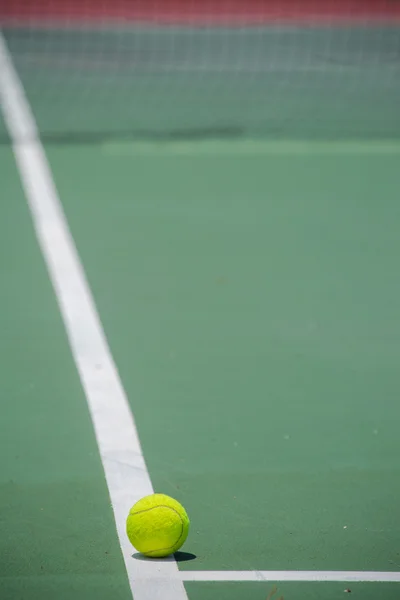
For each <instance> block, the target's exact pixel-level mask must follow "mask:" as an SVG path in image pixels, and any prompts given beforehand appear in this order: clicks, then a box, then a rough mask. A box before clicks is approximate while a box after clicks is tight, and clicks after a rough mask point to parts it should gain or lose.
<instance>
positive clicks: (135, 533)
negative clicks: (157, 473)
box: [126, 494, 190, 558]
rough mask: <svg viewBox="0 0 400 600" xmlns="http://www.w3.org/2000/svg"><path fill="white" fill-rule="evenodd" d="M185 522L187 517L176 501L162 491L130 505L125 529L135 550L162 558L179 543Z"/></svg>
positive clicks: (181, 543) (185, 527) (187, 524)
mask: <svg viewBox="0 0 400 600" xmlns="http://www.w3.org/2000/svg"><path fill="white" fill-rule="evenodd" d="M189 524H190V521H189V517H188V516H187V514H186V511H185V509H184V508H183V506H182V505H181V504H179V502H177V501H176V500H174V499H173V498H170V497H169V496H166V495H165V494H151V495H150V496H145V497H144V498H142V499H141V500H139V502H136V504H134V506H132V508H131V510H130V511H129V515H128V518H127V520H126V532H127V534H128V538H129V540H130V542H131V544H132V546H133V547H134V548H136V550H138V552H141V553H142V554H144V555H145V556H151V557H152V558H162V557H163V556H168V555H169V554H173V553H174V552H176V551H177V550H179V548H180V547H181V546H182V545H183V543H184V541H185V540H186V538H187V536H188V533H189Z"/></svg>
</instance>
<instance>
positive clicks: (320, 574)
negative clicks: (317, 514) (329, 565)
mask: <svg viewBox="0 0 400 600" xmlns="http://www.w3.org/2000/svg"><path fill="white" fill-rule="evenodd" d="M181 577H182V580H183V581H215V582H218V581H237V582H239V581H339V582H340V581H343V582H349V581H350V582H351V581H352V582H356V581H359V582H362V581H364V582H378V583H379V582H387V583H389V582H392V583H396V582H400V573H397V572H390V571H384V572H380V571H181Z"/></svg>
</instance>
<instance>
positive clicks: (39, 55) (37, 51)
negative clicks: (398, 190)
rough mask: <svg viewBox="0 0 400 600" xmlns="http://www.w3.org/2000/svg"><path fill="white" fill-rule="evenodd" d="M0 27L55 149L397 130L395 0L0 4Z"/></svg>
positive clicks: (399, 48) (26, 0)
mask: <svg viewBox="0 0 400 600" xmlns="http://www.w3.org/2000/svg"><path fill="white" fill-rule="evenodd" d="M0 20H1V22H2V27H3V30H4V33H5V36H6V40H7V43H8V46H9V48H10V50H11V52H12V56H13V59H14V62H15V65H16V67H17V69H18V72H19V74H20V76H21V78H22V80H23V83H24V86H25V90H26V92H27V95H28V98H29V100H30V102H31V104H32V106H33V108H34V112H35V116H36V119H37V121H38V124H39V127H40V131H41V134H42V136H43V137H45V138H48V139H52V140H54V141H57V140H61V141H68V140H74V141H78V140H85V139H91V140H93V139H96V138H110V137H125V136H126V137H133V138H135V137H136V138H156V139H157V138H165V137H168V138H179V137H182V138H196V137H200V138H201V137H210V136H211V137H221V136H223V137H235V138H236V137H242V136H251V137H256V136H257V137H260V136H261V137H265V136H270V137H274V138H277V137H279V138H289V137H290V138H321V139H332V138H341V139H346V138H347V139H348V138H397V137H398V136H399V134H400V110H399V107H400V36H399V27H398V25H399V22H400V2H399V1H398V0H325V1H318V0H186V1H185V0H148V1H144V0H137V1H135V0H114V1H112V0H82V1H79V0H13V1H11V2H10V1H7V0H1V1H0ZM0 133H1V135H2V136H3V137H4V136H5V131H4V129H2V130H1V132H0Z"/></svg>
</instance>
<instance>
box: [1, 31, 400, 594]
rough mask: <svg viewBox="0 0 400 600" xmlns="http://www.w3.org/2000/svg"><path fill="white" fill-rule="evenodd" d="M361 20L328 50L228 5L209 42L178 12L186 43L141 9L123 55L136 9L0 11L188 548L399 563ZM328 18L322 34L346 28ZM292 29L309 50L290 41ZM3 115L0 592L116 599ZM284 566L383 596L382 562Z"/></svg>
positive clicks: (73, 385) (236, 567)
mask: <svg viewBox="0 0 400 600" xmlns="http://www.w3.org/2000/svg"><path fill="white" fill-rule="evenodd" d="M371 32H372V33H371ZM371 32H368V31H366V30H363V31H361V32H359V33H358V32H356V33H355V35H354V37H353V36H351V40H352V41H353V43H355V44H359V46H358V47H359V48H362V49H365V48H367V46H368V47H369V48H375V54H374V53H373V51H372V50H371V55H370V56H369V58H368V57H366V55H365V52H364V50H363V52H360V56H361V55H362V59H363V62H362V61H361V58H360V61H359V63H358V64H351V65H350V66H349V65H347V66H345V65H344V64H343V63H340V66H339V67H334V66H332V67H329V68H328V67H327V58H326V56H325V57H324V58H323V59H322V58H318V56H319V50H321V51H322V50H323V49H324V48H325V49H326V44H325V42H324V39H325V38H324V36H323V32H322V30H319V29H315V30H312V31H310V30H308V29H307V30H306V29H305V30H304V31H301V29H296V30H295V31H289V32H288V31H280V33H279V36H278V39H277V38H276V37H275V38H273V37H272V36H273V35H275V36H277V33H276V31H275V33H274V32H273V33H272V34H271V35H270V34H265V35H263V34H262V32H258V33H254V32H253V33H252V35H251V36H250V34H248V33H247V32H246V31H240V34H237V35H238V44H235V48H236V50H237V55H233V54H232V53H231V52H227V53H226V56H224V57H221V54H218V52H220V51H221V49H225V50H226V48H227V46H226V45H224V43H223V39H225V38H223V37H222V34H221V37H220V38H219V41H218V36H216V35H215V33H214V34H212V35H211V34H210V32H205V33H204V32H203V33H201V32H197V33H196V32H194V31H191V32H190V36H189V38H190V48H189V46H188V45H187V41H185V39H186V38H185V33H184V31H181V30H179V31H177V32H176V33H175V34H174V35H175V37H174V38H172V37H171V34H168V33H167V34H163V33H161V32H160V31H159V30H157V29H154V30H151V31H146V32H144V33H142V34H140V35H139V37H138V38H137V37H135V36H134V37H135V40H136V41H135V43H136V44H137V48H139V49H141V50H142V54H141V53H140V52H139V53H137V52H136V53H135V56H136V58H135V60H136V62H135V63H134V64H132V63H131V62H130V60H127V62H126V64H124V62H123V61H122V60H120V56H121V53H123V49H124V48H125V49H126V48H128V50H127V51H126V52H125V54H127V55H128V58H129V57H130V58H132V56H133V52H131V50H132V46H131V44H132V43H133V41H132V40H133V37H132V34H129V33H122V32H117V33H116V32H114V33H112V32H111V33H110V32H108V33H102V34H96V35H95V34H93V33H92V34H90V35H89V34H88V36H89V37H84V34H83V33H82V31H80V32H79V33H76V32H75V33H74V32H73V31H71V32H68V34H63V35H65V36H66V37H63V36H62V35H59V34H58V33H56V32H54V31H51V30H47V32H46V33H45V34H43V33H40V32H37V31H34V32H32V31H31V32H30V37H29V36H28V39H27V37H26V35H24V34H23V31H22V30H18V31H16V30H14V29H13V30H11V29H8V30H6V31H5V37H6V40H7V42H8V44H9V48H10V50H11V54H12V56H13V58H14V62H15V66H16V68H17V70H18V73H19V75H20V77H21V79H22V82H23V84H24V87H25V89H26V91H27V95H28V99H29V101H30V103H31V105H32V107H33V110H34V114H35V117H36V119H37V122H38V124H39V128H40V130H41V132H43V134H44V135H43V139H44V147H45V150H46V153H47V156H48V159H49V163H50V166H51V169H52V173H53V176H54V180H55V183H56V186H57V189H58V192H59V195H60V199H61V201H62V203H63V207H64V210H65V213H66V217H67V220H68V223H69V226H70V228H71V231H72V234H73V236H74V239H75V242H76V245H77V249H78V252H79V255H80V258H81V261H82V264H83V265H84V268H85V271H86V275H87V278H88V281H89V284H90V286H91V289H92V292H93V295H94V298H95V301H96V304H97V307H98V310H99V313H100V317H101V320H102V324H103V327H104V330H105V332H106V335H107V337H108V340H109V343H110V347H111V350H112V353H113V355H114V358H115V361H116V364H117V365H118V369H119V371H120V375H121V379H122V382H123V384H124V387H125V389H126V391H127V395H128V398H129V402H130V406H131V408H132V411H133V413H134V415H135V420H136V423H137V426H138V429H139V433H140V439H141V442H142V445H143V451H144V456H145V458H146V462H147V466H148V469H149V472H150V475H151V479H152V482H153V485H154V487H155V489H156V490H158V491H163V492H165V493H167V494H170V495H172V496H175V497H177V498H178V499H179V500H180V501H182V503H183V504H184V505H185V507H186V508H187V510H188V513H189V514H190V516H191V519H192V523H193V527H192V531H191V534H190V537H189V539H188V542H187V543H186V545H185V547H184V550H185V552H186V553H187V554H185V555H181V556H180V557H178V560H179V562H178V564H179V569H180V570H182V571H184V572H187V571H190V572H192V571H204V570H210V571H225V570H229V571H256V570H260V571H267V570H282V571H287V570H307V571H308V570H310V571H311V570H312V571H331V570H338V571H349V570H350V571H384V572H390V571H393V572H398V571H400V550H399V539H400V530H399V519H398V505H399V495H400V484H399V461H398V457H399V452H400V442H399V436H398V418H399V404H398V397H399V382H398V363H399V355H400V325H399V323H400V320H399V308H398V307H399V306H400V284H399V280H398V277H397V271H398V256H399V253H400V237H399V235H398V224H399V217H400V209H399V204H398V189H399V185H400V169H399V160H400V151H399V145H398V135H399V133H400V123H399V120H398V118H397V106H398V105H399V103H398V100H399V93H400V86H399V83H398V82H399V78H398V77H397V75H398V69H399V68H398V63H397V62H396V61H394V60H393V56H392V54H393V52H394V48H395V47H396V43H397V42H398V39H399V32H398V30H397V29H395V28H389V29H381V28H379V27H377V28H375V29H373V30H372V29H371ZM85 35H86V34H85ZM116 35H117V38H113V37H112V36H116ZM168 35H169V36H170V37H168ZM235 35H236V34H235V33H234V32H232V33H230V34H229V35H227V37H226V39H227V40H228V42H227V43H228V48H229V43H230V41H231V40H232V39H233V37H234V36H235ZM329 35H330V36H331V37H330V38H329V39H330V40H331V41H332V40H333V46H332V47H331V48H330V50H331V52H332V55H335V54H336V55H337V53H338V52H339V50H340V48H343V47H344V42H343V39H344V38H343V37H342V38H341V37H340V36H345V35H348V31H347V33H346V31H345V30H343V29H340V28H338V29H337V30H330V34H329ZM74 36H78V38H79V40H80V41H81V42H82V40H84V39H86V46H85V49H84V50H82V46H80V51H79V52H77V57H76V60H77V61H78V64H79V68H76V64H77V63H76V62H74V60H75V58H74V52H73V48H75V47H76V48H78V47H79V46H78V44H76V43H75V41H74ZM102 36H105V37H102ZM368 36H369V37H368ZM154 38H156V40H157V44H155V43H154ZM116 39H118V44H117V43H116ZM172 39H173V40H174V41H175V43H176V45H175V46H174V51H173V52H172V50H171V51H170V52H171V53H170V54H168V48H171V46H170V42H171V40H172ZM301 39H303V40H305V41H304V44H303V46H302V42H301ZM210 40H211V43H209V42H210ZM290 40H292V42H293V46H292V48H294V49H295V50H296V49H297V50H299V49H300V51H301V49H303V50H304V54H303V56H301V55H300V56H299V54H298V51H297V50H296V51H295V50H293V51H291V54H288V55H287V56H286V57H285V56H282V52H281V50H280V48H286V49H288V48H291V46H290ZM340 40H341V41H340ZM374 40H375V41H374ZM382 40H384V42H382ZM335 43H337V48H336V49H335V47H334V46H335ZM46 44H47V45H46ZM119 44H120V45H119ZM196 44H198V46H197V45H196ZM213 44H215V46H214V45H213ZM218 44H219V45H220V46H219V50H218ZM252 44H255V45H254V46H252ZM260 44H261V45H260ZM314 44H315V45H314ZM318 44H319V45H318ZM374 44H375V46H374ZM96 45H97V47H98V48H101V59H102V60H103V61H104V58H105V57H106V56H107V55H109V59H110V65H108V64H104V62H97V63H96V60H97V61H98V60H99V52H98V53H97V55H94V54H95V53H94V54H93V48H96ZM49 47H51V48H52V49H53V52H52V54H51V55H49V54H48V51H47V54H46V48H47V49H48V48H49ZM27 48H28V49H29V52H31V50H32V49H34V50H35V52H33V53H31V55H30V56H28V52H27ZM107 48H110V52H107ZM252 48H253V50H252ZM310 48H313V53H312V55H310V56H311V58H309V55H308V54H306V53H307V52H308V51H309V50H310ZM66 49H67V50H68V52H66ZM155 49H157V53H158V54H154V51H155ZM190 49H191V50H192V54H190V51H189V52H188V50H190ZM269 49H274V50H275V58H274V66H275V70H273V69H271V68H265V62H266V59H265V56H268V55H269ZM318 49H319V50H318ZM206 50H207V51H208V52H209V54H208V55H205V54H204V52H205V51H206ZM58 51H59V55H58ZM264 51H265V53H266V54H265V55H264V54H263V52H264ZM152 52H153V54H152ZM252 52H253V54H252ZM63 53H64V54H63ZM91 53H92V55H91ZM113 53H114V54H113ZM391 53H392V54H391ZM63 55H64V62H65V64H64V67H63V68H65V71H61V65H62V58H63ZM378 55H379V60H378V59H377V56H378ZM65 56H67V58H65ZM353 56H354V55H353ZM143 57H147V62H146V61H144V58H143ZM155 57H157V58H155ZM199 57H200V58H201V57H203V58H204V61H203V63H196V61H198V60H199ZM217 57H219V58H218V60H219V62H218V60H217ZM257 57H258V59H259V60H260V65H257V63H256V59H257ZM306 57H307V60H306ZM390 57H391V58H390ZM183 59H184V60H183ZM239 59H240V60H241V61H242V62H241V63H240V62H238V61H239ZM163 60H165V62H163ZM46 61H47V62H46ZM137 61H139V62H137ZM182 61H183V62H182ZM185 61H186V63H185ZM224 61H225V62H224ZM307 61H308V62H307ZM318 61H322V62H318ZM155 64H157V65H158V66H159V69H160V72H161V77H163V79H160V72H159V73H158V75H157V74H156V72H155V70H154V65H155ZM182 64H183V67H182ZM213 64H217V65H218V68H219V71H221V70H222V71H223V76H220V75H219V74H218V73H213V72H212V69H211V67H212V65H213ZM238 64H240V65H241V67H240V68H237V65H238ZM74 65H75V66H74ZM115 65H118V67H116V66H115ZM185 65H186V66H185ZM202 65H203V66H202ZM204 65H206V67H207V68H205V69H204V68H203V67H204ZM222 65H225V67H224V69H222ZM235 65H236V66H235ZM246 65H250V66H251V68H250V66H249V68H247V67H246ZM299 65H300V66H301V65H305V66H306V67H307V69H305V70H306V72H305V73H304V74H302V73H301V72H300V70H299V69H298V68H297V67H299ZM230 67H232V68H231V71H230ZM314 67H315V68H314ZM285 68H286V70H287V74H286V76H285ZM86 69H87V71H86ZM252 69H253V70H252ZM327 69H328V70H327ZM216 71H218V69H216ZM57 74H58V75H57ZM167 74H168V77H167ZM352 75H353V79H352V77H351V76H352ZM354 76H355V79H354ZM104 77H105V79H104ZM57 78H58V79H57ZM105 81H107V85H105V83H104V82H105ZM352 81H356V82H357V85H355V84H354V86H353V84H352ZM244 82H247V83H248V85H244ZM110 83H112V85H115V86H116V87H115V90H116V91H115V93H112V85H110ZM119 84H121V85H120V86H119ZM179 85H182V88H181V90H180V88H179ZM329 86H331V87H329ZM269 88H271V89H272V92H271V99H269V95H268V94H267V91H266V90H268V89H269ZM136 92H137V93H136ZM284 92H288V93H287V94H286V93H284ZM289 92H290V93H289ZM335 92H336V95H335ZM296 93H297V94H298V95H297V96H296V95H295V94H296ZM202 94H203V96H202ZM266 96H268V99H267V100H266ZM96 97H97V98H99V99H101V102H100V101H99V102H98V103H97V104H96V103H95V102H94V98H96ZM107 98H108V99H109V105H108V106H107V102H106V100H107ZM127 98H131V99H132V102H131V103H130V104H129V105H128V104H127ZM178 98H179V99H180V104H179V103H178V102H177V99H178ZM230 98H232V101H231V102H228V99H230ZM74 99H75V100H76V102H73V101H74ZM284 101H286V104H285V103H284ZM196 102H197V103H198V104H196ZM206 102H208V104H206ZM265 102H267V104H265ZM91 103H92V109H91V108H90V105H91ZM377 106H379V109H377ZM227 107H228V108H227ZM243 107H247V109H246V110H243ZM318 107H319V111H320V112H319V116H320V119H319V120H318V119H317V120H316V119H315V117H316V116H318V115H316V114H315V110H316V108H318ZM357 107H358V108H357ZM110 108H111V110H109V109H110ZM335 110H336V113H335ZM347 110H348V112H347ZM277 111H278V112H277ZM279 111H281V112H279ZM113 115H114V116H113ZM157 115H158V118H159V121H157ZM133 116H134V117H135V118H132V117H133ZM277 123H278V124H279V126H280V127H281V129H280V131H276V132H275V133H274V129H273V127H274V124H275V125H276V124H277ZM128 124H129V127H128ZM347 125H348V127H347ZM222 126H223V127H225V126H226V130H221V129H220V130H219V131H220V133H219V134H217V133H216V131H217V129H218V128H221V127H222ZM346 127H347V128H346ZM0 128H2V129H1V131H2V132H3V133H4V135H3V137H2V140H3V145H2V147H1V148H0V165H1V174H2V175H1V181H0V191H1V198H2V202H1V203H0V276H1V296H0V300H1V302H0V307H1V310H0V330H1V332H2V335H1V337H0V356H1V358H2V366H3V369H2V386H1V390H2V391H1V395H2V399H3V402H2V409H1V420H0V449H1V450H2V453H1V454H2V463H1V464H2V467H1V469H0V472H1V476H0V477H1V482H0V483H1V485H0V507H1V511H0V514H1V516H0V519H1V522H2V532H3V533H2V536H1V541H0V549H1V550H0V554H1V557H2V558H1V562H0V575H1V579H0V596H1V598H2V599H3V598H4V600H15V599H17V598H18V599H19V598H21V599H24V600H36V599H38V598H40V599H41V600H45V599H47V598H49V599H50V598H54V597H57V598H60V599H64V598H65V599H69V598H72V597H74V598H79V599H80V598H82V599H83V598H89V599H90V598H96V599H99V598H100V599H103V598H104V600H106V599H107V598H113V599H117V598H118V599H121V600H122V599H128V598H129V597H131V596H130V591H129V586H128V582H127V579H126V573H125V567H124V563H123V560H122V556H121V553H120V549H119V543H118V538H117V535H116V532H115V524H114V520H113V514H112V510H111V505H110V500H109V496H108V492H107V487H106V483H105V481H104V474H103V470H102V465H101V461H100V458H99V454H98V450H97V446H96V441H95V437H94V433H93V428H92V424H91V420H90V416H89V412H88V409H87V404H86V401H85V397H84V394H83V391H82V387H81V384H80V381H79V377H78V374H77V372H76V368H75V366H74V363H73V360H72V356H71V352H70V349H69V347H68V342H67V338H66V335H65V331H64V328H63V323H62V319H61V316H60V313H59V309H58V306H57V303H56V299H55V295H54V292H53V290H52V288H51V285H50V282H49V278H48V274H47V272H46V269H45V266H44V262H43V258H42V256H41V253H40V250H39V247H38V244H37V241H36V239H35V234H34V231H33V228H32V223H31V219H30V216H29V211H28V208H27V205H26V200H25V197H24V193H23V191H22V188H21V184H20V180H19V174H18V171H17V169H16V166H15V162H14V159H13V156H12V151H11V148H10V146H9V145H8V144H7V141H6V136H5V128H4V127H3V125H1V124H0ZM177 128H179V129H180V131H178V133H177V131H176V129H177ZM213 128H214V129H213ZM215 128H217V129H215ZM135 132H136V133H135ZM185 132H186V134H185ZM207 132H209V133H210V134H211V136H212V137H214V138H218V137H220V138H221V137H222V138H223V139H225V142H223V143H221V142H216V141H213V140H208V139H207V137H208V133H207ZM335 133H336V134H337V135H336V134H335ZM121 134H127V135H126V136H125V135H121ZM271 134H273V135H272V136H271ZM196 136H199V137H200V138H201V140H200V141H199V140H198V139H197V137H196ZM125 137H127V138H128V139H125ZM165 137H167V141H165ZM182 137H183V138H184V139H182ZM255 137H257V138H258V142H256V141H254V138H255ZM177 138H179V139H177ZM205 138H206V139H205ZM227 138H229V139H228V143H226V139H227ZM279 138H284V139H286V140H289V142H286V145H283V146H282V145H281V144H280V143H279ZM354 139H356V140H357V143H356V144H355V143H354ZM229 140H230V141H229ZM290 140H295V142H296V143H298V142H300V146H299V145H296V143H292V142H290ZM310 140H311V141H310ZM352 140H353V142H352ZM83 142H85V143H83ZM228 148H229V149H228ZM185 587H186V590H187V594H188V597H189V600H214V599H217V598H218V599H219V600H221V599H222V600H239V599H240V600H242V599H246V600H265V599H266V597H267V595H268V593H269V592H270V590H271V588H272V583H268V582H265V583H239V582H231V583H215V582H208V583H199V582H187V583H186V584H185ZM278 587H279V592H278V594H277V596H276V597H275V596H274V599H275V598H277V597H278V595H279V594H282V595H283V596H284V599H285V600H314V599H315V600H317V599H318V600H336V599H339V598H343V597H345V598H346V597H347V596H344V593H345V589H351V594H352V596H351V597H352V598H353V597H354V598H359V599H362V600H373V599H374V600H376V599H377V598H380V599H382V600H398V598H399V597H400V588H399V584H395V583H384V584H380V583H351V584H349V583H341V582H338V583H323V582H317V583H310V582H304V583H295V582H284V583H278ZM138 600H140V598H138Z"/></svg>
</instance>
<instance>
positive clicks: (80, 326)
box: [0, 32, 187, 600]
mask: <svg viewBox="0 0 400 600" xmlns="http://www.w3.org/2000/svg"><path fill="white" fill-rule="evenodd" d="M0 105H1V108H2V112H3V115H4V120H5V123H6V126H7V128H8V131H9V134H10V136H11V140H12V145H13V151H14V155H15V160H16V162H17V165H18V169H19V172H20V176H21V180H22V184H23V187H24V190H25V194H26V198H27V201H28V204H29V208H30V210H31V214H32V219H33V223H34V227H35V231H36V235H37V239H38V242H39V244H40V247H41V250H42V253H43V256H44V259H45V261H46V264H47V268H48V271H49V275H50V279H51V281H52V284H53V286H54V290H55V293H56V296H57V300H58V303H59V307H60V311H61V314H62V317H63V320H64V325H65V329H66V332H67V335H68V339H69V343H70V346H71V350H72V354H73V356H74V359H75V363H76V366H77V369H78V371H79V375H80V378H81V381H82V385H83V388H84V390H85V393H86V398H87V402H88V405H89V410H90V413H91V417H92V421H93V426H94V429H95V433H96V438H97V443H98V446H99V451H100V455H101V460H102V463H103V467H104V471H105V476H106V480H107V484H108V489H109V492H110V496H111V502H112V506H113V510H114V516H115V522H116V526H117V531H118V536H119V541H120V544H121V549H122V552H123V556H124V560H125V565H126V569H127V573H128V578H129V582H130V586H131V590H132V593H133V595H134V598H135V600H158V599H159V600H184V599H186V598H187V595H186V592H185V589H184V586H183V583H182V581H181V579H180V576H179V571H178V567H177V564H176V562H175V561H174V560H170V561H163V562H157V563H156V562H151V561H142V560H136V559H133V558H132V557H131V554H132V551H133V549H132V546H131V545H130V543H129V541H128V540H127V537H126V533H125V519H126V515H127V514H128V510H129V508H130V506H131V505H132V504H133V503H134V502H136V500H138V499H139V498H141V497H142V496H144V495H146V494H150V493H152V491H153V488H152V485H151V481H150V477H149V473H148V471H147V468H146V465H145V461H144V458H143V453H142V449H141V446H140V441H139V438H138V434H137V431H136V426H135V422H134V420H133V417H132V414H131V411H130V409H129V405H128V402H127V399H126V395H125V391H124V389H123V387H122V384H121V381H120V378H119V375H118V372H117V369H116V366H115V364H114V361H113V358H112V356H111V352H110V349H109V347H108V344H107V341H106V338H105V335H104V332H103V329H102V326H101V323H100V319H99V315H98V313H97V310H96V307H95V304H94V301H93V297H92V295H91V292H90V289H89V286H88V283H87V281H86V277H85V274H84V271H83V268H82V265H81V263H80V260H79V256H78V254H77V251H76V248H75V244H74V241H73V239H72V236H71V233H70V231H69V229H68V224H67V222H66V219H65V216H64V213H63V209H62V206H61V203H60V200H59V197H58V194H57V190H56V187H55V184H54V181H53V178H52V175H51V171H50V167H49V165H48V162H47V158H46V155H45V152H44V149H43V147H42V145H41V143H40V140H39V136H38V132H37V128H36V123H35V120H34V117H33V114H32V111H31V109H30V106H29V104H28V101H27V99H26V97H25V93H24V90H23V87H22V84H21V82H20V80H19V77H18V75H17V73H16V71H15V68H14V66H13V63H12V60H11V56H10V54H9V52H8V49H7V46H6V43H5V40H4V37H3V35H2V34H1V32H0Z"/></svg>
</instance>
